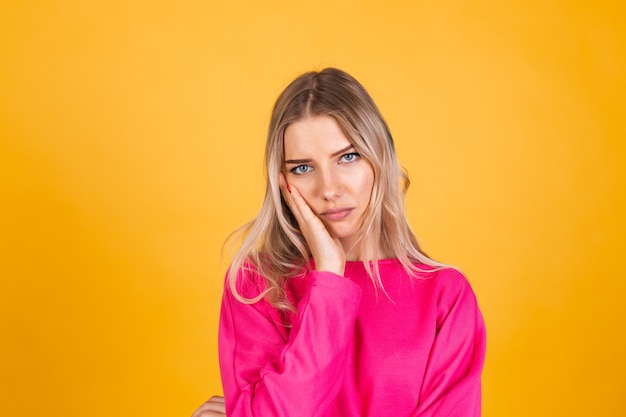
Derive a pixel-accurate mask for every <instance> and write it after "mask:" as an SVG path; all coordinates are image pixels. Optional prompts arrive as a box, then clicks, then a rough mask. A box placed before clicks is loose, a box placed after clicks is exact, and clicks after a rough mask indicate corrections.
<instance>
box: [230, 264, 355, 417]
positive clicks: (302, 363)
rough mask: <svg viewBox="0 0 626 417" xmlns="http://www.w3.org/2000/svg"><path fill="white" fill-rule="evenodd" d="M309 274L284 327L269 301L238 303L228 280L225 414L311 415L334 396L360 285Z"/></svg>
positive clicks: (350, 336)
mask: <svg viewBox="0 0 626 417" xmlns="http://www.w3.org/2000/svg"><path fill="white" fill-rule="evenodd" d="M308 278H309V284H308V287H307V289H306V292H305V294H304V296H303V298H302V299H301V301H300V302H299V304H298V307H297V316H296V319H295V322H294V323H293V326H292V328H291V329H290V331H289V333H288V335H287V334H286V333H285V332H282V333H281V331H280V330H279V326H281V325H280V324H276V323H275V322H274V320H273V319H272V313H271V309H272V308H271V307H270V306H269V304H268V303H266V302H264V301H261V302H258V303H255V304H243V303H241V302H239V301H238V300H237V299H235V298H234V296H233V294H232V293H231V291H229V290H228V286H227V287H226V290H225V292H224V297H223V302H222V312H221V317H220V326H219V356H220V369H221V374H222V383H223V387H224V397H225V401H226V414H227V415H228V416H229V417H243V416H246V417H250V416H263V417H270V416H302V417H308V416H316V415H320V414H321V413H323V411H324V410H325V409H326V408H327V407H328V405H329V404H330V403H331V402H332V401H333V400H334V398H335V397H336V396H337V394H338V390H339V387H340V386H341V380H342V379H343V375H344V372H345V363H346V361H347V358H348V355H349V354H350V352H351V351H352V349H353V348H354V347H353V340H352V339H353V334H354V323H355V318H356V314H357V311H358V307H359V303H360V299H361V289H360V288H359V287H358V286H357V285H356V284H355V283H353V282H352V281H350V280H348V279H346V278H343V277H338V276H337V275H335V274H332V273H329V272H317V271H312V272H310V276H309V277H308Z"/></svg>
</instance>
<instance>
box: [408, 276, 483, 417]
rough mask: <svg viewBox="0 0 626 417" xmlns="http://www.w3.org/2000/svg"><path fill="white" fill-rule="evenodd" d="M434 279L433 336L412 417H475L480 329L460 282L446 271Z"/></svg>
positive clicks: (478, 394) (464, 285) (467, 289)
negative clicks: (435, 315)
mask: <svg viewBox="0 0 626 417" xmlns="http://www.w3.org/2000/svg"><path fill="white" fill-rule="evenodd" d="M440 274H443V276H441V277H439V280H440V283H439V285H440V287H439V291H438V300H437V333H436V336H435V340H434V343H433V345H432V348H431V352H430V355H429V359H428V364H427V367H426V374H425V377H424V383H423V384H422V387H421V392H420V404H419V406H418V408H417V410H416V413H415V417H431V416H436V417H443V416H447V417H479V416H480V413H481V383H480V377H481V373H482V369H483V364H484V360H485V345H486V336H485V324H484V321H483V318H482V315H481V313H480V310H479V309H478V304H477V302H476V297H475V296H474V293H473V291H472V289H471V287H470V285H469V283H468V282H467V280H466V279H465V277H463V276H462V275H461V274H460V273H459V272H457V271H455V270H451V269H450V270H444V271H441V272H440Z"/></svg>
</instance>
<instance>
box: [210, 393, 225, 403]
mask: <svg viewBox="0 0 626 417" xmlns="http://www.w3.org/2000/svg"><path fill="white" fill-rule="evenodd" d="M207 402H214V403H222V404H224V397H220V396H219V395H214V396H212V397H211V398H209V401H207Z"/></svg>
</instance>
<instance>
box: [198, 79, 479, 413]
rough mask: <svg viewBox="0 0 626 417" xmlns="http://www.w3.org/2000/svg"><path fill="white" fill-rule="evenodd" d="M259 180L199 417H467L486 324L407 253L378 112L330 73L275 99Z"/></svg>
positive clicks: (423, 261) (441, 269) (418, 255)
mask: <svg viewBox="0 0 626 417" xmlns="http://www.w3.org/2000/svg"><path fill="white" fill-rule="evenodd" d="M266 168H267V190H266V194H265V200H264V202H263V206H262V208H261V211H260V213H259V215H258V216H257V218H256V219H255V220H253V221H252V222H250V223H249V224H248V225H246V226H244V228H242V230H241V231H240V235H239V236H240V237H241V241H242V244H241V246H240V248H239V251H238V252H237V254H236V256H235V257H234V260H233V263H232V265H231V268H230V270H229V273H228V274H227V278H226V284H225V291H224V296H223V304H222V313H221V318H220V332H219V352H220V366H221V374H222V382H223V387H224V393H225V401H224V399H222V398H220V397H213V398H212V399H211V400H209V401H207V402H206V403H205V404H203V405H202V406H201V407H200V408H199V409H198V410H197V411H196V412H195V413H194V417H199V416H218V415H224V413H226V415H228V416H229V417H240V416H263V417H268V416H294V417H308V416H387V415H389V416H416V417H417V416H463V417H468V416H479V415H480V375H481V372H482V367H483V361H484V354H485V329H484V324H483V320H482V316H481V314H480V311H479V309H478V306H477V304H476V298H475V296H474V294H473V292H472V290H471V288H470V286H469V284H468V282H467V280H466V279H465V278H464V277H463V276H462V275H461V273H459V272H458V271H457V270H455V269H452V268H448V267H446V266H445V265H443V264H440V263H438V262H436V261H434V260H432V259H430V258H428V257H427V256H426V255H425V254H424V253H423V252H422V251H421V250H420V248H419V246H418V243H417V239H416V238H415V235H414V233H413V232H412V230H411V228H410V226H409V225H408V222H407V219H406V215H405V211H404V193H405V191H406V188H407V187H408V178H407V177H406V176H405V175H404V174H403V172H402V169H401V167H400V165H399V163H398V161H397V158H396V154H395V149H394V145H393V140H392V138H391V135H390V133H389V130H388V128H387V125H386V123H385V121H384V120H383V118H382V116H381V114H380V112H379V110H378V108H377V107H376V105H375V104H374V102H373V101H372V99H371V98H370V96H369V95H368V93H367V92H366V91H365V89H364V88H363V87H362V86H361V85H360V84H359V83H358V82H357V81H356V80H355V79H354V78H352V77H351V76H350V75H348V74H346V73H345V72H343V71H340V70H338V69H334V68H328V69H325V70H323V71H320V72H309V73H306V74H303V75H301V76H300V77H298V78H297V79H296V80H294V81H293V82H292V83H291V84H290V85H289V86H288V87H287V88H286V89H285V91H283V93H282V94H281V95H280V97H279V98H278V100H277V102H276V105H275V107H274V111H273V114H272V119H271V123H270V128H269V133H268V140H267V145H266Z"/></svg>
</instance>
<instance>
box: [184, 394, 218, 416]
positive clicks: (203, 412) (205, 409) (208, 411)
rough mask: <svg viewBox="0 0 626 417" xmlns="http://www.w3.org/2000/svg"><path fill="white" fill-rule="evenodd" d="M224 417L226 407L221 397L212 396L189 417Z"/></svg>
mask: <svg viewBox="0 0 626 417" xmlns="http://www.w3.org/2000/svg"><path fill="white" fill-rule="evenodd" d="M223 415H226V405H225V403H224V398H223V397H218V396H213V397H211V398H210V399H209V400H208V401H206V402H205V403H204V404H202V405H201V406H200V407H199V408H198V409H197V410H196V411H195V412H194V413H193V414H192V415H191V417H209V416H223Z"/></svg>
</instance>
